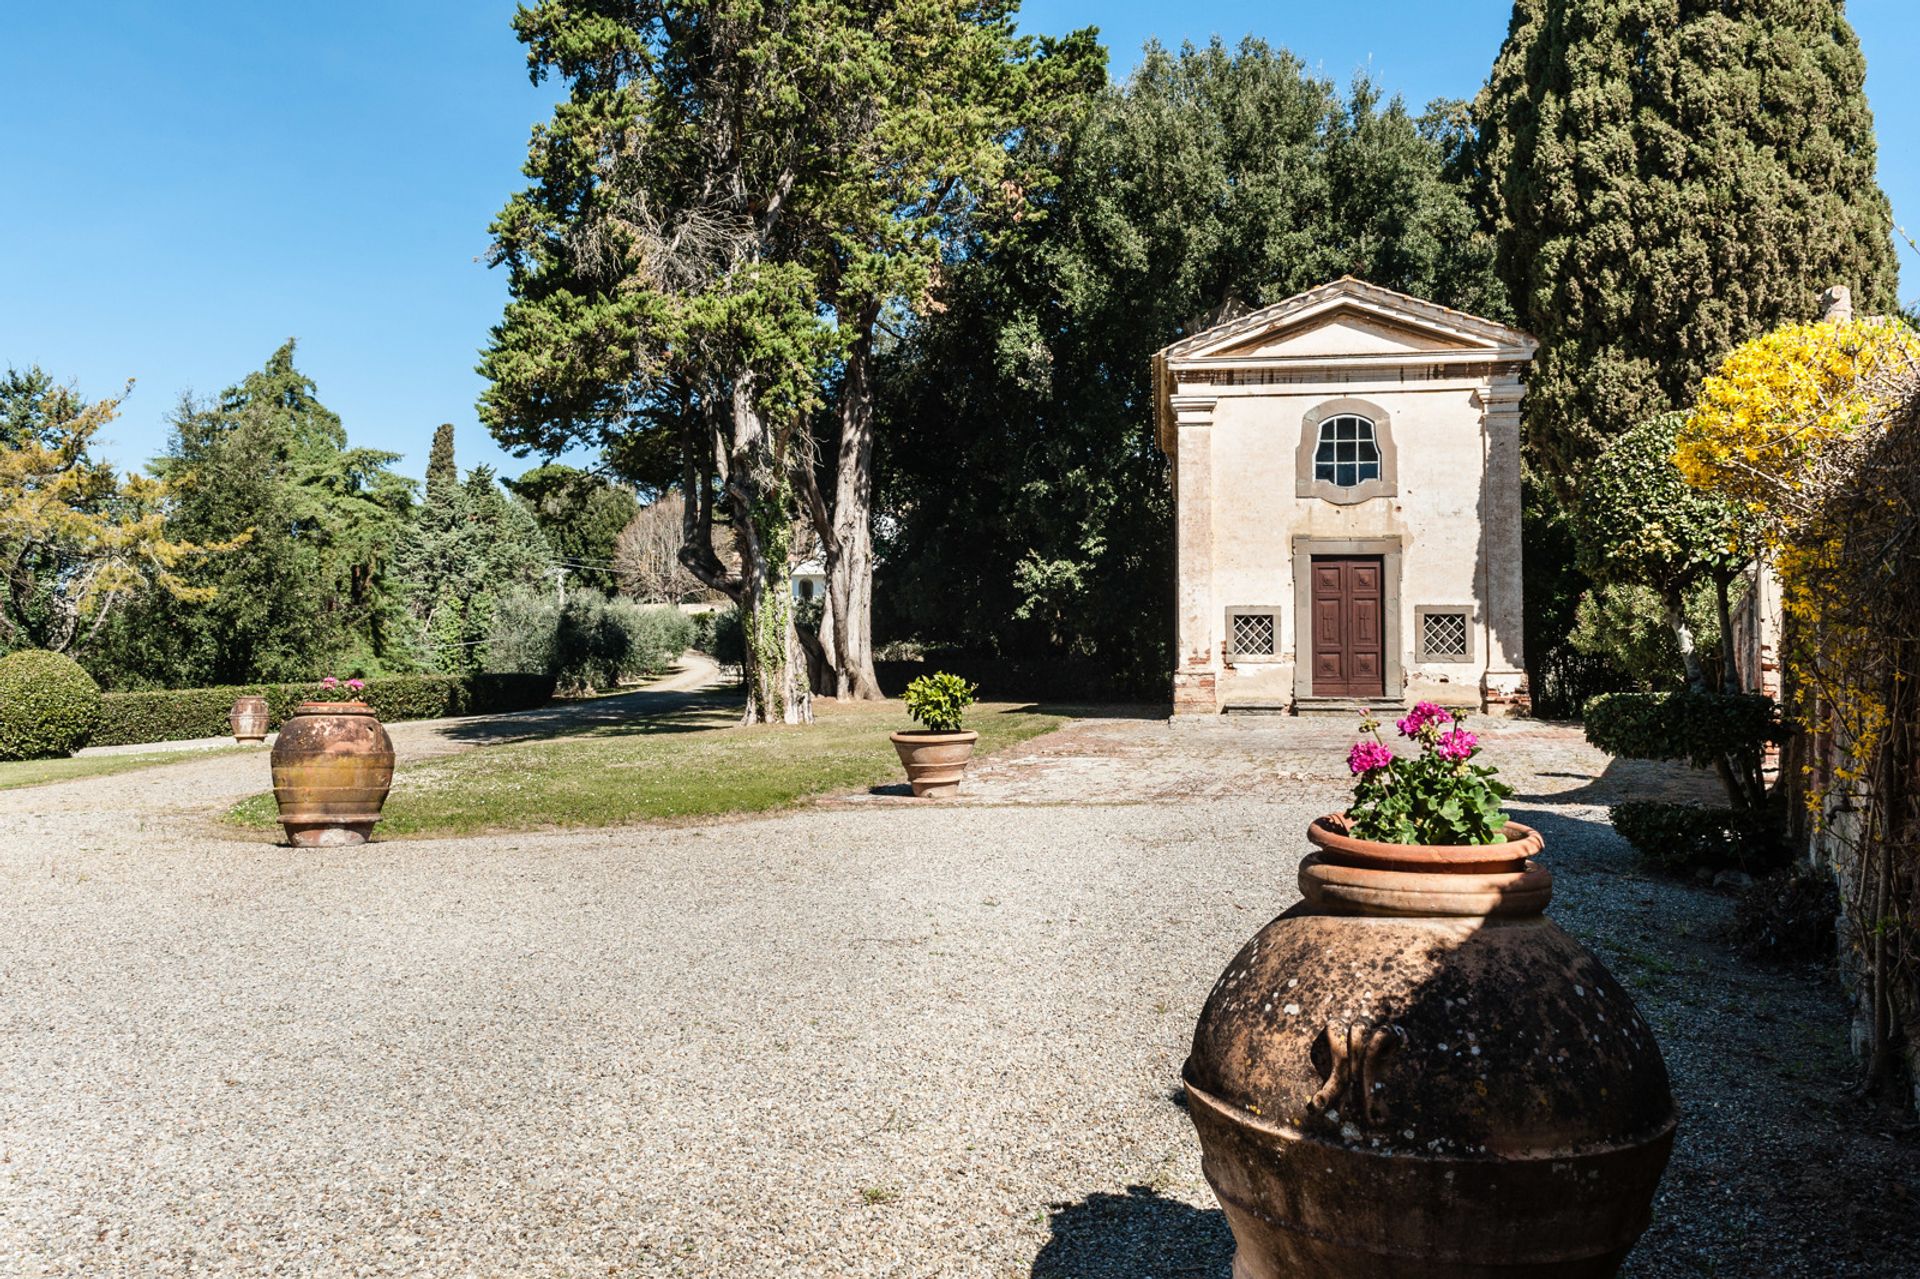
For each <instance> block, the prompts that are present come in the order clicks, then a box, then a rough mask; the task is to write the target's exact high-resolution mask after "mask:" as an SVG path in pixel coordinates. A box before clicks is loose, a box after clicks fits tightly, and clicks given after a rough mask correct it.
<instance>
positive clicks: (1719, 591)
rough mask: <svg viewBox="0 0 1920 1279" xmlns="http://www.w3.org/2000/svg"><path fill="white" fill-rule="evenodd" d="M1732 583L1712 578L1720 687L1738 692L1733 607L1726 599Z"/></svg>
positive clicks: (1739, 684) (1738, 673)
mask: <svg viewBox="0 0 1920 1279" xmlns="http://www.w3.org/2000/svg"><path fill="white" fill-rule="evenodd" d="M1732 585H1733V583H1732V582H1730V581H1729V580H1728V579H1726V578H1724V577H1716V578H1714V579H1713V602H1714V603H1715V604H1716V605H1718V606H1719V609H1720V688H1721V690H1722V691H1724V692H1728V693H1738V692H1741V691H1742V689H1743V687H1744V686H1743V685H1742V683H1741V680H1740V663H1739V661H1738V659H1737V658H1736V657H1735V656H1734V646H1733V608H1732V606H1731V604H1730V603H1729V602H1728V599H1727V592H1728V589H1729V588H1730V587H1731V586H1732Z"/></svg>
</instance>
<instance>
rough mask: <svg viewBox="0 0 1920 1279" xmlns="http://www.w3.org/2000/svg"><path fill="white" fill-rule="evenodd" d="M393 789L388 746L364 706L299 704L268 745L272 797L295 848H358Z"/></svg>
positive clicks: (383, 732)
mask: <svg viewBox="0 0 1920 1279" xmlns="http://www.w3.org/2000/svg"><path fill="white" fill-rule="evenodd" d="M392 786H393V740H392V739H391V738H389V737H388V736H387V730H386V729H385V728H383V727H382V726H381V724H380V718H379V716H377V715H375V714H374V712H373V708H372V707H371V706H368V705H367V704H366V703H365V702H302V703H300V705H298V706H297V707H295V708H294V712H293V715H292V717H291V718H289V719H288V720H287V722H286V723H285V724H282V725H281V726H280V736H279V739H278V740H276V741H275V742H274V744H273V798H274V800H275V802H277V803H278V804H279V806H280V824H281V826H283V827H285V828H286V832H287V842H288V843H290V844H292V845H293V846H294V847H295V848H313V847H317V846H320V845H325V844H364V843H366V842H367V837H368V836H369V835H371V834H372V833H373V826H374V823H375V822H377V821H379V820H380V807H381V805H383V804H385V803H386V802H387V792H388V791H389V790H390V789H392Z"/></svg>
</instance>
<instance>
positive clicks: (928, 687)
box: [902, 671, 978, 733]
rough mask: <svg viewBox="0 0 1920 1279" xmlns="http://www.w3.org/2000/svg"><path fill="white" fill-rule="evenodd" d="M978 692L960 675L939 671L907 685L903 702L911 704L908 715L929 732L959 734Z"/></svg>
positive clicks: (908, 706)
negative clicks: (968, 708)
mask: <svg viewBox="0 0 1920 1279" xmlns="http://www.w3.org/2000/svg"><path fill="white" fill-rule="evenodd" d="M977 691H978V690H977V688H976V687H975V686H974V685H972V684H969V683H967V681H965V680H963V679H961V678H960V677H959V676H958V675H952V674H949V673H948V672H946V671H936V672H935V673H934V674H932V675H922V676H921V677H920V678H919V679H917V680H915V681H913V683H911V684H909V685H907V691H906V694H905V696H904V698H903V699H902V700H904V701H905V702H906V704H907V714H909V715H911V716H913V718H914V721H915V722H916V723H918V724H920V725H921V726H922V727H924V728H926V729H927V730H928V731H929V732H934V733H957V732H959V731H960V729H961V727H962V722H963V721H964V720H965V719H966V716H967V707H969V706H971V705H973V695H974V693H975V692H977Z"/></svg>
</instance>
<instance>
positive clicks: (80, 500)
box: [0, 368, 245, 653]
mask: <svg viewBox="0 0 1920 1279" xmlns="http://www.w3.org/2000/svg"><path fill="white" fill-rule="evenodd" d="M128 389H129V390H131V389H132V387H131V384H129V386H128ZM122 398H124V396H121V397H113V398H108V399H101V400H95V401H92V402H91V403H89V402H88V401H87V400H85V399H83V398H82V397H81V396H80V394H79V392H78V391H77V390H75V389H74V388H72V387H70V386H60V385H58V384H56V383H55V382H54V381H53V379H52V378H51V377H49V376H48V375H47V374H46V373H45V372H43V371H42V370H40V369H38V368H30V369H27V370H25V371H20V370H15V369H9V370H8V371H7V375H6V377H5V379H4V380H0V571H4V573H5V591H6V593H5V596H4V598H3V599H0V645H3V646H4V647H6V648H9V649H15V648H39V649H49V650H51V651H53V652H59V653H64V652H68V651H70V650H79V649H84V648H86V647H87V646H88V645H89V644H91V643H92V642H93V641H94V639H95V638H96V637H97V636H98V635H99V634H100V631H101V630H102V628H103V627H104V626H105V625H106V623H107V621H108V620H109V618H111V617H112V616H113V615H114V613H115V610H116V609H117V608H118V607H120V606H122V605H124V604H125V603H126V602H127V601H128V600H130V599H132V598H134V597H135V596H136V595H138V594H139V593H141V592H142V591H145V590H147V589H150V588H154V589H158V590H159V591H160V592H162V593H163V594H164V595H165V596H166V597H167V598H169V599H173V600H178V601H182V602H189V603H197V604H204V603H206V602H207V601H208V600H210V599H212V597H213V590H212V589H211V588H210V587H207V586H203V585H198V584H195V583H193V582H191V581H189V580H188V578H187V576H186V573H187V571H188V570H189V568H190V567H191V565H192V563H193V562H194V561H196V560H197V559H199V558H200V557H201V556H202V555H203V554H204V553H205V552H208V551H230V550H231V549H232V548H233V547H234V546H236V545H238V544H239V543H240V542H241V541H244V540H245V535H244V533H243V534H240V535H237V536H235V537H233V538H231V539H229V540H225V541H221V540H209V541H207V542H206V543H205V544H196V543H195V542H193V541H189V540H186V539H184V538H182V537H180V536H179V535H178V533H177V532H176V531H175V530H173V529H172V528H171V526H170V525H169V522H168V518H167V516H168V505H169V503H170V501H171V500H172V497H173V493H172V490H171V487H170V486H169V485H168V484H167V482H166V481H165V480H164V479H153V478H149V477H145V476H138V475H126V476H121V475H117V474H115V472H114V469H113V468H112V467H111V466H109V465H108V464H106V463H105V462H102V461H99V460H97V459H95V458H94V457H93V456H92V454H91V453H90V451H89V450H90V448H91V446H92V444H93V440H94V437H95V436H96V435H98V434H99V432H100V428H101V427H103V426H105V425H106V424H107V423H108V422H110V421H112V420H113V418H114V416H115V414H117V413H118V412H119V409H120V401H121V399H122Z"/></svg>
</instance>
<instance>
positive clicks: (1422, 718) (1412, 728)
mask: <svg viewBox="0 0 1920 1279" xmlns="http://www.w3.org/2000/svg"><path fill="white" fill-rule="evenodd" d="M1451 723H1453V716H1451V715H1449V714H1447V712H1446V711H1445V710H1443V709H1441V708H1440V707H1439V706H1436V705H1435V704H1434V703H1432V702H1417V703H1415V704H1414V708H1413V710H1412V711H1411V712H1410V713H1408V714H1407V715H1406V717H1405V718H1403V719H1400V720H1397V721H1395V723H1394V727H1395V728H1397V729H1399V730H1400V736H1402V737H1418V736H1419V735H1420V733H1421V730H1423V729H1425V728H1427V727H1428V726H1429V725H1431V726H1433V727H1435V728H1438V727H1439V726H1440V725H1442V724H1451Z"/></svg>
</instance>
